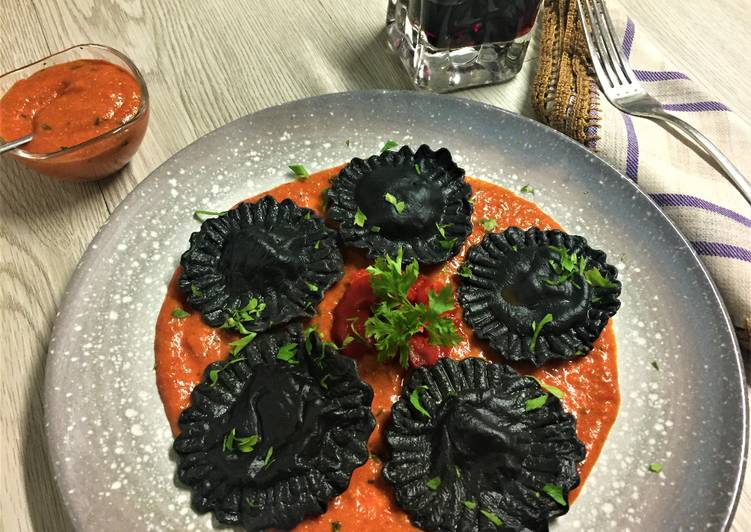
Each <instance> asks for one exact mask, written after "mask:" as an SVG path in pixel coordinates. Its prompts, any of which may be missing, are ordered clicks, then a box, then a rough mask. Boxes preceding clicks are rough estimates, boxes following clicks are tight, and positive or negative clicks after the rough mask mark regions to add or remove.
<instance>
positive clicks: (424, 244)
mask: <svg viewBox="0 0 751 532" xmlns="http://www.w3.org/2000/svg"><path fill="white" fill-rule="evenodd" d="M471 193H472V190H471V189H470V187H469V185H468V184H467V183H466V181H465V180H464V170H462V169H461V168H459V167H458V166H457V165H456V163H454V161H453V160H452V159H451V153H450V152H449V151H448V150H447V149H446V148H441V149H439V150H438V151H435V152H434V151H433V150H431V149H430V148H429V147H428V146H425V145H422V146H420V147H419V148H418V149H417V151H416V152H415V153H413V152H412V150H411V149H410V148H409V147H408V146H404V147H402V148H401V149H400V150H399V151H398V152H395V151H386V152H384V153H381V154H380V155H373V156H371V157H369V158H368V159H366V160H363V159H358V158H355V159H352V161H350V163H349V164H348V165H347V166H346V167H344V168H343V169H342V171H341V172H339V175H337V176H336V178H335V179H334V180H333V181H332V183H331V188H330V189H329V192H328V203H329V208H328V213H329V216H331V218H332V219H333V220H334V221H336V222H339V233H340V234H341V236H342V239H343V240H344V242H345V244H348V245H350V246H355V247H359V248H365V249H367V251H368V255H369V256H370V257H378V256H382V255H386V254H389V255H392V256H395V255H396V253H397V251H398V250H399V248H402V249H403V250H404V259H405V260H406V261H411V260H412V259H413V258H416V259H417V260H418V261H419V262H421V263H423V264H437V263H440V262H444V261H446V260H448V259H450V258H451V257H453V256H454V255H456V254H457V253H458V252H459V250H460V249H461V246H462V244H463V243H464V241H465V240H466V238H467V236H468V235H469V234H470V233H471V232H472V221H471V217H472V205H471V204H470V203H469V198H470V195H471Z"/></svg>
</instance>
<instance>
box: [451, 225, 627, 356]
mask: <svg viewBox="0 0 751 532" xmlns="http://www.w3.org/2000/svg"><path fill="white" fill-rule="evenodd" d="M606 261H607V257H606V256H605V253H603V252H602V251H600V250H597V249H592V248H590V247H589V246H588V245H587V241H586V240H585V239H584V238H583V237H581V236H575V235H568V234H566V233H564V232H562V231H557V230H553V231H541V230H540V229H538V228H536V227H533V228H531V229H528V230H526V231H524V230H522V229H519V228H518V227H509V228H508V229H506V230H505V231H504V232H503V233H489V234H487V235H485V238H483V240H482V242H480V244H478V245H476V246H473V247H472V248H471V249H470V250H469V253H468V255H467V259H466V262H465V265H467V266H468V267H469V270H470V271H471V275H468V276H466V277H462V278H461V284H460V286H459V303H460V304H461V306H462V308H463V309H464V320H465V321H466V322H467V323H468V324H469V325H470V326H471V327H472V329H473V330H474V332H475V334H476V335H477V336H478V337H479V338H481V339H483V340H487V341H488V342H489V343H490V347H491V348H493V350H494V351H496V352H497V353H499V354H500V355H502V356H503V357H505V358H506V359H507V360H513V361H528V362H531V363H532V364H534V365H535V366H539V365H541V364H543V363H545V362H546V361H548V360H556V359H558V360H570V359H572V358H575V357H578V356H583V355H585V354H587V353H589V352H590V351H591V349H592V345H593V343H594V341H595V340H597V338H598V337H599V336H600V333H601V332H602V330H603V329H604V328H605V325H606V324H607V322H608V319H609V318H610V317H611V316H613V315H614V314H615V313H616V312H617V311H618V308H619V307H620V301H619V300H618V297H619V296H620V293H621V283H620V281H618V280H617V275H618V271H617V270H616V268H615V267H614V266H612V265H610V264H608V263H607V262H606Z"/></svg>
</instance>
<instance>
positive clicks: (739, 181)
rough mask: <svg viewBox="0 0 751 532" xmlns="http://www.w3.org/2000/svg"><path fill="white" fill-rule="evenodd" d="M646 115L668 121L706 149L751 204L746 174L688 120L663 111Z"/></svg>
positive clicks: (749, 185)
mask: <svg viewBox="0 0 751 532" xmlns="http://www.w3.org/2000/svg"><path fill="white" fill-rule="evenodd" d="M648 117H649V118H654V119H658V120H665V121H666V122H669V123H670V124H672V125H674V126H675V127H677V128H678V129H680V130H681V131H683V132H684V133H686V135H688V136H689V137H691V138H692V139H693V140H694V141H695V142H696V143H697V144H699V145H701V146H702V147H703V148H704V149H705V150H707V153H709V155H710V156H711V157H712V159H714V160H715V162H716V163H717V164H718V165H719V166H720V168H722V170H723V172H724V173H725V175H726V177H727V178H728V179H729V180H730V182H731V183H733V185H735V188H737V189H738V191H739V192H740V193H741V194H743V197H744V198H746V201H747V202H749V204H751V183H749V181H748V179H747V178H746V176H744V175H743V174H742V173H741V171H740V170H738V168H736V166H735V165H734V164H733V163H732V162H730V159H728V158H727V156H725V154H724V153H722V152H721V151H720V149H719V148H718V147H717V146H715V145H714V143H713V142H712V141H711V140H709V139H708V138H707V137H705V136H704V134H703V133H702V132H701V131H699V130H698V129H696V128H695V127H694V126H692V125H691V124H689V123H688V122H686V121H684V120H681V119H680V118H678V117H677V116H675V115H673V114H670V113H667V112H665V111H659V112H653V113H650V114H649V115H648Z"/></svg>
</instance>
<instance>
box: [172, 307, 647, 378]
mask: <svg viewBox="0 0 751 532" xmlns="http://www.w3.org/2000/svg"><path fill="white" fill-rule="evenodd" d="M172 315H173V316H174V314H172ZM652 367H653V368H655V369H656V370H657V371H660V365H659V364H658V363H657V361H656V360H653V361H652Z"/></svg>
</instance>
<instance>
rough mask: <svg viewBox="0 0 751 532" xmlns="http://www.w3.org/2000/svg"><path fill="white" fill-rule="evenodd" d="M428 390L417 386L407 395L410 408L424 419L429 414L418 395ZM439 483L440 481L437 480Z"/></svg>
mask: <svg viewBox="0 0 751 532" xmlns="http://www.w3.org/2000/svg"><path fill="white" fill-rule="evenodd" d="M427 390H428V387H427V386H425V385H424V384H422V385H420V386H417V387H416V388H415V389H414V390H412V393H410V394H409V402H410V404H411V405H412V406H414V407H415V410H417V411H418V412H420V413H421V414H422V415H423V416H425V417H428V418H429V417H430V412H428V411H427V410H425V407H424V406H422V403H420V394H421V393H423V392H426V391H427ZM438 480H439V481H440V479H438Z"/></svg>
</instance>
